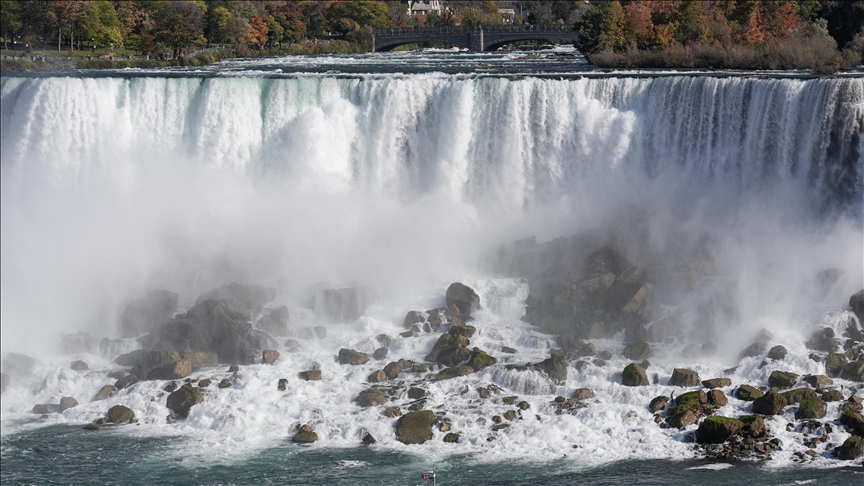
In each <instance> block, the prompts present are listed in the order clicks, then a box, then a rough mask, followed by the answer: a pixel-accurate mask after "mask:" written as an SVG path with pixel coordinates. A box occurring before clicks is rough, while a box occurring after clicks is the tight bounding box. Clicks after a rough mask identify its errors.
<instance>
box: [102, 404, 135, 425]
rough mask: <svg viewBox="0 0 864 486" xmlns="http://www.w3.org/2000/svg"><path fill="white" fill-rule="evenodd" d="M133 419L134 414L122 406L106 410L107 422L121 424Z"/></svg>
mask: <svg viewBox="0 0 864 486" xmlns="http://www.w3.org/2000/svg"><path fill="white" fill-rule="evenodd" d="M133 418H135V412H133V411H132V409H131V408H129V407H126V406H123V405H114V406H113V407H111V408H109V409H108V421H109V422H111V423H113V424H122V423H126V422H129V421H130V420H132V419H133Z"/></svg>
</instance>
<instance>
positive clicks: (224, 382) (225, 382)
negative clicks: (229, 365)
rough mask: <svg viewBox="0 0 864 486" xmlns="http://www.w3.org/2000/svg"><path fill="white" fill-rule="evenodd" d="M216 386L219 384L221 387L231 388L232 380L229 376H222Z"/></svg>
mask: <svg viewBox="0 0 864 486" xmlns="http://www.w3.org/2000/svg"><path fill="white" fill-rule="evenodd" d="M216 386H218V387H219V388H230V387H231V380H229V379H228V378H222V381H220V382H219V384H218V385H216Z"/></svg>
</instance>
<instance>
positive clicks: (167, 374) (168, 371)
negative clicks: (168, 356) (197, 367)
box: [147, 359, 192, 380]
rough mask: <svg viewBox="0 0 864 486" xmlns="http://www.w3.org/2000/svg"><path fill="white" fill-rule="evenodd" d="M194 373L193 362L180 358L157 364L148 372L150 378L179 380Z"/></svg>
mask: <svg viewBox="0 0 864 486" xmlns="http://www.w3.org/2000/svg"><path fill="white" fill-rule="evenodd" d="M190 373H192V362H191V361H189V360H188V359H180V360H177V361H174V362H171V363H165V364H162V365H159V366H156V367H154V368H152V369H151V370H150V372H149V373H147V379H148V380H177V379H180V378H185V377H187V376H189V374H190Z"/></svg>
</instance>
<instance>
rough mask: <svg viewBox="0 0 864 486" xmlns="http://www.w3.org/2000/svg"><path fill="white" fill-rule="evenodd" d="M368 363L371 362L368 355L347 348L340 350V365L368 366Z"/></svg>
mask: <svg viewBox="0 0 864 486" xmlns="http://www.w3.org/2000/svg"><path fill="white" fill-rule="evenodd" d="M367 361H369V355H368V354H365V353H361V352H359V351H354V350H353V349H347V348H342V349H340V350H339V364H348V365H362V364H366V362H367Z"/></svg>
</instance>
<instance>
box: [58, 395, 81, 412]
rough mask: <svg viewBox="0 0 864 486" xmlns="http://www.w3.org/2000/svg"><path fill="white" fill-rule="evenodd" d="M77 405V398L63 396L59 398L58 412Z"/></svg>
mask: <svg viewBox="0 0 864 486" xmlns="http://www.w3.org/2000/svg"><path fill="white" fill-rule="evenodd" d="M77 406H78V400H75V399H74V398H72V397H63V398H61V399H60V412H61V413H62V412H63V411H64V410H67V409H70V408H72V407H77Z"/></svg>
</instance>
